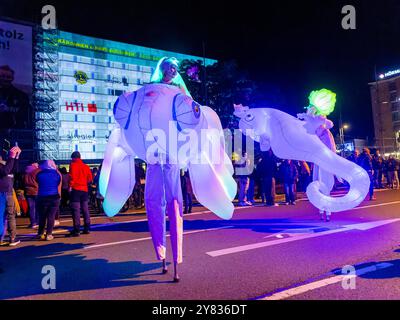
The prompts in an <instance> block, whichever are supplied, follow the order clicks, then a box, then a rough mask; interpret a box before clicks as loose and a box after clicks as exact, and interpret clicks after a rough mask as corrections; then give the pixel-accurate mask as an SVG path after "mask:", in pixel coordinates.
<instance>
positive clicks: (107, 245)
mask: <svg viewBox="0 0 400 320" xmlns="http://www.w3.org/2000/svg"><path fill="white" fill-rule="evenodd" d="M228 228H233V226H226V227H220V228H210V229H201V230H193V231H187V232H184V233H183V234H184V235H187V234H194V233H200V232H206V231H216V230H222V229H228ZM166 236H167V237H169V236H170V235H169V234H167V235H166ZM146 240H151V237H146V238H139V239H131V240H124V241H117V242H108V243H102V244H96V245H93V246H87V247H84V249H85V250H87V249H94V248H102V247H109V246H115V245H119V244H126V243H133V242H139V241H146Z"/></svg>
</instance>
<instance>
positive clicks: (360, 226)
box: [206, 219, 400, 257]
mask: <svg viewBox="0 0 400 320" xmlns="http://www.w3.org/2000/svg"><path fill="white" fill-rule="evenodd" d="M398 221H400V219H392V220H381V221H372V222H366V223H358V224H354V225H346V226H342V227H341V228H338V229H333V230H328V231H322V232H317V233H311V234H300V235H298V236H297V235H295V236H293V237H288V238H283V239H278V240H271V241H264V242H257V243H252V244H248V245H243V246H237V247H232V248H227V249H221V250H215V251H209V252H206V254H208V255H209V256H211V257H220V256H224V255H228V254H232V253H238V252H243V251H248V250H254V249H259V248H265V247H271V246H275V245H280V244H284V243H289V242H293V241H299V240H304V239H311V238H316V237H321V236H326V235H330V234H335V233H339V232H345V231H350V230H362V231H365V230H369V229H372V228H376V227H379V226H383V225H385V224H390V223H394V222H398Z"/></svg>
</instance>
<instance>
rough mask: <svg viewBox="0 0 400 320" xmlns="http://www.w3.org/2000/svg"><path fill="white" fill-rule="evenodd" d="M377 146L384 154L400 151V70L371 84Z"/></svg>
mask: <svg viewBox="0 0 400 320" xmlns="http://www.w3.org/2000/svg"><path fill="white" fill-rule="evenodd" d="M369 85H370V91H371V104H372V113H373V120H374V129H375V145H376V146H377V148H379V149H380V150H381V153H382V154H398V153H399V151H400V70H395V71H390V72H387V73H385V74H380V75H379V77H378V79H377V81H375V82H372V83H369Z"/></svg>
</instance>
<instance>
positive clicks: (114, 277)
mask: <svg viewBox="0 0 400 320" xmlns="http://www.w3.org/2000/svg"><path fill="white" fill-rule="evenodd" d="M376 196H377V200H376V201H365V202H363V203H362V204H361V206H360V207H358V208H356V209H353V210H350V211H346V212H341V213H337V214H334V215H333V217H332V221H331V222H324V221H321V220H320V219H319V216H318V214H317V210H316V209H315V208H314V207H312V205H311V204H310V203H309V202H308V201H298V202H297V204H296V205H295V206H279V207H273V208H267V207H264V206H255V207H252V208H238V209H237V210H236V211H235V214H234V218H233V219H232V220H230V221H223V220H221V219H219V218H217V217H216V216H215V215H214V214H212V213H210V212H203V211H204V210H205V209H204V208H196V210H197V211H200V212H196V213H194V214H191V215H186V216H185V222H184V230H185V235H184V249H183V251H184V262H183V264H181V265H180V266H179V267H180V268H179V269H180V276H181V282H180V283H173V282H172V276H173V275H172V265H169V269H170V272H169V273H167V274H161V272H160V271H161V264H160V262H158V261H156V259H155V254H154V251H153V247H152V243H151V240H150V238H149V236H150V235H149V233H148V227H147V221H146V217H145V215H144V214H124V215H121V216H118V217H115V218H113V219H109V218H105V217H96V218H94V219H93V222H92V223H93V232H92V233H91V234H90V235H85V236H81V237H79V238H66V237H65V233H66V231H67V227H68V226H70V225H71V222H70V221H69V219H67V218H64V220H63V222H62V227H61V228H59V229H56V233H55V236H56V238H55V239H54V240H53V241H51V242H46V241H37V240H34V239H33V238H32V236H31V235H29V233H31V232H32V230H29V229H25V228H23V227H21V228H20V229H19V233H20V234H21V235H22V239H23V242H22V243H21V245H19V246H17V247H15V248H9V247H3V248H0V266H1V267H2V268H3V269H4V272H3V273H1V274H0V299H107V300H110V299H132V300H141V299H146V300H165V299H168V300H186V299H189V300H204V299H206V300H214V299H220V300H247V299H267V300H268V299H345V300H348V299H400V191H398V190H387V191H381V192H377V193H376ZM167 242H168V248H167V253H168V254H170V252H171V251H170V247H169V239H167ZM171 260H172V259H171V255H169V261H171ZM44 266H52V267H54V270H55V287H56V288H55V289H54V290H53V289H49V290H45V289H43V287H42V280H43V278H44V277H45V276H46V274H43V273H42V271H43V267H44ZM345 266H353V267H354V271H355V272H356V273H357V274H345V273H344V271H343V267H345ZM349 270H350V271H351V269H349ZM343 275H346V276H347V277H344V276H343ZM346 284H347V286H346ZM349 287H350V288H349Z"/></svg>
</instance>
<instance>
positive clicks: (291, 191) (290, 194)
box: [280, 160, 298, 205]
mask: <svg viewBox="0 0 400 320" xmlns="http://www.w3.org/2000/svg"><path fill="white" fill-rule="evenodd" d="M280 170H281V174H282V178H283V184H284V188H285V201H286V204H287V205H288V204H291V205H295V204H296V195H295V185H296V182H297V177H298V170H297V166H296V164H295V163H294V162H293V161H292V160H285V161H284V162H283V163H282V165H281V168H280Z"/></svg>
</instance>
